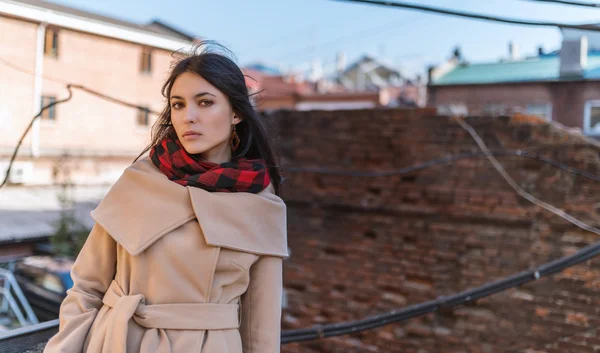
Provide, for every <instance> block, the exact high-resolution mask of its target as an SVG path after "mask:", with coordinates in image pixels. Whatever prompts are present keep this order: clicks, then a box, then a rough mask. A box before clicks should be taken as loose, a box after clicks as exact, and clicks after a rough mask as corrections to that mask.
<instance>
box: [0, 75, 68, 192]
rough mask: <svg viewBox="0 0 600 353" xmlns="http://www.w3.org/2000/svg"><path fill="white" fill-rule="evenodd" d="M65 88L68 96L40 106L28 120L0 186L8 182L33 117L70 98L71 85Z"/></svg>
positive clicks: (31, 124)
mask: <svg viewBox="0 0 600 353" xmlns="http://www.w3.org/2000/svg"><path fill="white" fill-rule="evenodd" d="M67 90H68V91H69V96H68V97H67V98H65V99H62V100H59V101H55V102H52V103H50V104H48V105H46V106H44V107H42V109H41V110H40V112H39V113H37V114H36V115H35V116H34V117H33V119H31V121H30V122H29V125H27V128H26V129H25V131H24V132H23V135H21V139H19V142H18V143H17V146H16V147H15V151H14V152H13V154H12V157H11V158H10V162H9V163H8V168H7V169H6V176H5V177H4V181H3V182H2V184H1V185H0V188H2V187H4V185H6V183H8V178H9V176H10V170H11V168H12V165H13V163H14V161H15V159H16V158H17V153H18V152H19V148H20V147H21V144H22V143H23V140H24V139H25V136H27V133H28V132H29V130H30V129H31V127H32V126H33V122H34V121H35V119H37V118H38V117H39V116H40V115H42V113H43V112H44V110H46V109H48V108H50V107H53V106H55V105H58V104H61V103H64V102H68V101H69V100H71V98H73V92H72V91H71V85H67Z"/></svg>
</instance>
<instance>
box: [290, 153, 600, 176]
mask: <svg viewBox="0 0 600 353" xmlns="http://www.w3.org/2000/svg"><path fill="white" fill-rule="evenodd" d="M491 153H492V154H493V155H494V156H497V157H507V156H517V157H524V158H531V159H535V160H538V161H540V162H544V163H547V164H550V165H552V166H554V167H556V168H559V169H562V170H565V171H568V172H570V173H573V174H576V175H581V176H583V177H585V178H588V179H591V180H595V181H599V182H600V176H598V175H595V174H592V173H590V172H587V171H584V170H581V169H577V168H574V167H571V166H569V165H566V164H563V163H560V162H558V161H555V160H552V159H549V158H545V157H542V156H539V155H537V154H531V153H529V152H527V151H523V150H495V151H491ZM484 157H487V155H486V154H485V153H483V152H472V153H462V154H458V155H453V156H447V157H442V158H436V159H430V160H428V161H426V162H423V163H419V164H414V165H412V166H409V167H405V168H400V169H395V170H385V171H358V170H334V169H328V168H319V167H287V168H285V171H287V172H292V173H316V174H329V175H341V176H352V177H383V176H394V175H401V174H407V173H411V172H415V171H419V170H422V169H426V168H429V167H433V166H438V165H444V164H452V163H454V162H457V161H459V160H462V159H470V158H484Z"/></svg>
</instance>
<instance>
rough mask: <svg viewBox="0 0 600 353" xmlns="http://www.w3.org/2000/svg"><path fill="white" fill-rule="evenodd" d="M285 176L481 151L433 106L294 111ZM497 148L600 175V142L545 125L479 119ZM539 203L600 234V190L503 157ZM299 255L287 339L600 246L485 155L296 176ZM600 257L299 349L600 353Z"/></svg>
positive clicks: (276, 118)
mask: <svg viewBox="0 0 600 353" xmlns="http://www.w3.org/2000/svg"><path fill="white" fill-rule="evenodd" d="M269 119H270V121H271V122H272V123H273V124H274V125H275V128H276V129H277V130H278V131H279V134H280V142H279V144H280V148H281V151H282V161H283V164H284V167H285V166H294V167H327V168H331V169H335V170H390V169H394V168H402V167H406V166H410V165H413V164H416V163H420V162H424V161H427V160H430V159H433V158H440V157H444V156H449V155H454V154H459V153H468V152H478V149H477V146H476V144H475V143H474V142H473V140H472V139H471V137H470V136H469V135H468V133H467V132H466V131H464V130H463V129H461V127H460V126H459V125H457V124H456V123H455V122H453V121H452V119H449V118H446V117H439V116H431V112H430V111H427V110H420V111H415V110H383V109H382V110H361V111H343V112H326V111H321V112H293V111H281V112H277V113H274V114H272V115H270V116H269ZM467 122H468V123H470V124H472V125H473V126H474V127H475V129H476V130H477V131H478V133H479V134H480V135H481V136H482V137H483V139H484V141H485V142H486V143H487V145H488V147H489V148H491V149H502V148H503V149H528V148H529V149H536V150H537V151H538V152H539V153H540V154H541V155H543V156H546V157H548V158H552V159H554V160H557V161H560V162H562V163H566V164H568V165H570V166H572V167H576V168H580V169H583V170H586V171H588V172H590V173H593V174H596V175H600V146H599V145H597V144H596V145H594V144H593V143H592V142H588V141H585V140H583V139H582V138H581V137H579V136H575V135H570V134H568V133H566V132H564V131H562V130H559V129H558V128H556V127H554V126H552V125H548V124H545V123H542V122H540V121H537V120H535V119H534V120H531V121H528V120H527V119H516V118H513V119H509V118H494V119H492V118H486V119H484V118H470V119H467ZM499 160H500V162H501V163H502V164H503V165H504V166H505V168H506V169H507V171H508V172H509V173H510V174H511V176H512V177H513V178H514V179H515V180H516V181H517V182H519V183H520V184H521V185H522V186H523V187H524V188H525V189H526V190H528V191H529V192H531V193H532V194H533V195H535V196H537V197H539V198H541V199H543V200H545V201H547V202H550V203H552V204H554V205H555V206H557V207H560V208H563V209H564V210H565V211H567V212H569V213H571V214H573V215H575V216H576V217H579V218H580V219H581V220H583V221H585V222H588V223H590V224H593V225H595V226H596V227H598V226H600V183H598V182H596V181H593V180H590V179H587V178H585V177H582V176H576V175H574V174H572V173H569V172H566V171H562V170H559V169H556V168H554V167H552V166H550V165H548V164H545V163H542V162H539V161H537V160H534V159H527V158H523V157H516V156H514V157H513V156H511V157H499ZM284 175H285V176H286V177H287V180H286V181H285V182H284V184H283V194H282V195H283V197H284V199H285V200H286V203H287V205H288V224H289V244H290V248H291V257H290V258H289V259H288V260H287V261H286V264H285V269H284V283H285V287H286V291H287V295H288V308H286V309H285V310H284V317H283V327H284V329H294V328H304V327H309V326H312V325H315V324H323V323H333V322H340V321H346V320H356V319H360V318H363V317H364V316H367V315H372V314H376V313H381V312H385V311H388V310H390V309H395V308H401V307H404V306H406V305H411V304H415V303H420V302H423V301H427V300H431V299H435V298H436V297H438V296H440V295H449V294H453V293H455V292H458V291H462V290H465V289H468V288H472V287H474V286H479V285H481V284H484V283H486V282H489V281H493V280H496V279H500V278H503V277H505V276H508V275H511V274H514V273H516V272H520V271H522V270H527V269H530V268H532V267H533V266H535V265H539V264H542V263H545V262H548V261H551V260H553V259H557V258H559V257H562V256H566V255H568V254H572V253H573V252H574V251H576V250H577V249H579V248H581V247H583V246H585V245H587V244H591V243H593V242H596V241H598V240H599V239H598V236H597V235H594V234H591V233H587V232H585V231H581V230H579V229H578V228H576V227H575V226H573V225H571V224H570V223H567V222H566V221H564V220H562V219H560V218H558V217H556V216H554V215H552V214H550V213H549V212H547V211H544V210H542V209H540V208H538V207H536V206H534V205H532V204H530V203H529V202H528V201H525V200H523V199H522V198H520V197H519V196H518V195H517V194H515V192H513V191H512V189H511V188H510V187H509V186H508V185H507V184H506V182H505V181H504V180H503V179H502V178H501V177H500V176H499V175H498V173H497V172H496V171H495V169H494V168H493V167H492V166H491V164H490V163H489V162H488V161H487V160H486V159H484V158H472V159H463V160H460V161H458V162H455V163H453V164H447V165H439V166H435V167H431V168H427V169H424V170H421V171H418V172H413V173H410V174H405V175H397V176H387V177H352V176H332V175H322V174H321V175H320V174H316V173H309V172H291V171H290V172H285V169H284ZM598 294H600V258H596V259H593V260H589V261H588V262H586V263H585V264H582V265H578V266H575V267H572V268H570V269H568V270H567V271H564V272H563V273H560V274H557V275H554V276H553V277H550V278H544V279H541V280H539V281H536V282H534V283H531V284H528V285H525V286H523V287H521V288H519V289H516V290H509V291H506V292H503V293H501V294H497V295H494V296H492V297H489V298H485V299H482V300H479V301H478V302H476V303H473V304H471V305H467V306H462V307H459V308H457V309H455V310H453V311H447V312H438V313H435V314H430V315H427V316H425V317H421V318H417V319H413V320H410V321H408V322H406V323H399V324H393V325H389V326H386V327H384V328H380V329H377V330H373V331H368V332H364V333H357V334H354V335H348V336H343V337H339V338H328V339H324V340H321V341H312V342H305V343H300V344H291V345H285V346H284V347H283V351H284V352H302V353H304V352H306V353H308V352H332V353H333V352H403V353H410V352H414V353H427V352H444V353H458V352H527V353H538V352H540V353H541V352H548V353H550V352H557V353H558V352H596V351H598V350H599V349H600V338H597V337H596V333H597V332H596V327H597V326H598V325H599V324H600V306H599V305H598V304H600V296H599V295H598Z"/></svg>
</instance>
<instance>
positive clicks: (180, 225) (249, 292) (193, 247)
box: [44, 46, 288, 353]
mask: <svg viewBox="0 0 600 353" xmlns="http://www.w3.org/2000/svg"><path fill="white" fill-rule="evenodd" d="M199 49H201V48H196V49H195V50H193V51H192V54H190V55H188V56H186V57H185V58H183V59H180V60H179V61H178V62H177V63H176V65H174V66H173V67H172V71H171V74H170V77H169V78H168V79H167V81H166V83H165V84H164V86H163V95H164V96H165V98H166V100H167V106H166V108H165V109H164V111H163V112H162V114H161V115H160V117H159V118H158V121H157V122H156V124H155V125H154V127H153V139H152V142H151V143H150V146H149V147H148V148H146V150H145V151H144V152H142V155H143V154H144V153H145V152H147V151H148V150H149V151H150V153H149V157H143V158H139V157H138V160H136V162H134V163H133V164H132V165H131V166H130V167H128V168H127V169H126V170H125V172H124V173H123V175H122V176H121V178H120V179H119V180H118V181H117V182H116V183H115V185H114V186H113V187H112V188H111V190H110V191H109V192H108V194H107V195H106V196H105V198H104V199H103V200H102V202H101V203H100V205H99V206H98V207H97V208H96V209H95V210H94V211H92V217H93V218H94V220H95V221H96V224H95V226H94V228H93V229H92V231H91V233H90V235H89V237H88V239H87V241H86V243H85V245H84V247H83V249H82V250H81V252H80V254H79V256H78V257H77V260H76V262H75V265H74V267H73V269H72V277H73V280H74V287H73V288H72V289H71V290H70V291H69V293H68V295H67V297H66V299H65V300H64V302H63V304H62V306H61V309H60V329H59V332H58V333H57V334H56V335H55V336H54V337H52V339H50V341H49V342H48V344H47V346H46V349H45V350H44V352H45V353H58V352H78V353H81V352H87V353H99V352H110V353H134V352H141V353H149V352H158V353H170V352H172V353H178V352H181V353H184V352H185V353H190V352H202V353H227V352H229V353H242V352H243V353H270V352H279V347H280V334H281V331H280V330H281V326H280V320H281V293H282V259H283V258H284V257H286V256H287V255H288V253H287V232H286V207H285V204H284V202H283V201H282V199H281V198H280V197H279V196H278V194H279V184H280V181H281V176H280V174H279V171H278V169H277V165H276V164H275V160H274V154H273V150H272V147H271V146H270V144H269V142H268V141H269V138H268V136H267V133H266V131H267V130H266V129H265V127H264V125H263V122H262V121H261V118H260V117H259V116H258V115H257V113H256V112H255V110H254V108H253V106H252V104H251V102H250V99H249V95H248V90H247V87H246V83H245V79H244V75H243V74H242V71H241V70H240V69H239V67H238V66H237V65H236V64H235V63H234V62H233V61H232V60H230V59H229V58H228V57H227V56H225V55H222V54H220V53H217V52H211V51H210V50H208V49H207V47H206V46H202V49H203V50H199Z"/></svg>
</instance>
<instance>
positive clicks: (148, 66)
mask: <svg viewBox="0 0 600 353" xmlns="http://www.w3.org/2000/svg"><path fill="white" fill-rule="evenodd" d="M141 61H142V62H141V66H140V67H141V72H142V73H144V74H149V73H151V72H152V51H151V50H150V48H143V49H142V57H141Z"/></svg>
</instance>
